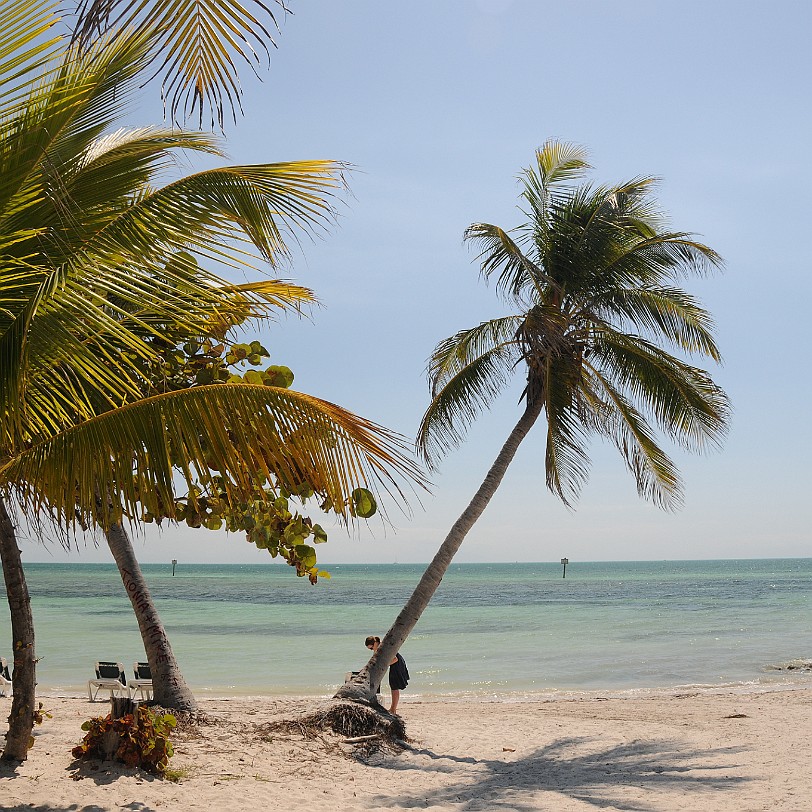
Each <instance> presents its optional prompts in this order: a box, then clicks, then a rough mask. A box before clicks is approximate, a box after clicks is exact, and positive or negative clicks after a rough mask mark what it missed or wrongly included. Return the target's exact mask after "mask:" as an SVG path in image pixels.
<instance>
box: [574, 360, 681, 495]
mask: <svg viewBox="0 0 812 812" xmlns="http://www.w3.org/2000/svg"><path fill="white" fill-rule="evenodd" d="M587 368H588V377H589V379H590V381H591V385H590V386H589V387H585V390H586V391H589V392H592V393H601V394H602V395H603V397H600V395H598V396H597V397H594V396H593V398H591V403H590V405H591V406H592V407H593V409H592V414H593V415H594V416H595V418H596V419H595V424H596V430H597V431H598V432H599V433H600V434H601V435H602V436H604V437H606V438H608V439H609V440H610V441H611V442H613V443H614V444H615V446H616V447H617V449H618V451H619V452H620V454H621V456H622V457H623V460H624V461H625V463H626V467H627V468H628V469H629V472H630V473H631V474H632V475H633V476H634V479H635V482H636V484H637V493H638V494H639V495H640V497H641V498H643V499H647V500H648V501H650V502H653V503H654V504H655V505H657V506H658V507H661V508H664V509H666V510H675V509H676V508H678V507H680V506H681V505H682V497H683V485H682V480H681V478H680V476H679V471H678V470H677V467H676V465H675V464H674V461H673V460H672V459H671V458H670V457H669V456H668V454H666V453H665V451H664V450H663V449H662V448H661V447H660V446H659V445H658V443H657V441H656V439H655V436H654V432H653V430H652V428H651V426H650V425H649V423H648V421H647V420H646V419H645V417H644V416H643V415H642V414H641V413H640V412H639V411H638V410H637V409H635V407H634V406H633V405H632V404H631V403H630V402H629V401H628V399H627V398H626V397H624V395H623V393H622V392H620V391H619V390H618V389H617V388H616V387H615V386H614V385H613V383H612V381H611V380H610V379H609V378H608V377H606V376H605V375H603V374H602V373H601V371H600V370H597V369H595V368H594V367H593V366H591V365H587ZM599 398H600V399H599Z"/></svg>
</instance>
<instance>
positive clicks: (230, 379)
mask: <svg viewBox="0 0 812 812" xmlns="http://www.w3.org/2000/svg"><path fill="white" fill-rule="evenodd" d="M163 340H164V341H165V342H166V341H167V338H166V337H164V339H163ZM269 357H270V353H269V352H268V350H267V349H266V348H265V347H264V346H262V344H261V343H260V342H259V341H252V342H250V343H248V344H246V343H243V344H231V345H230V346H228V347H227V346H226V341H225V337H224V336H223V340H220V341H216V340H213V339H212V338H201V339H200V340H187V341H184V342H183V344H182V345H177V346H168V345H167V346H164V347H163V348H162V349H161V359H162V360H161V361H160V362H159V363H158V365H157V367H155V368H153V369H152V370H151V378H152V380H153V382H154V384H155V386H156V388H157V389H161V390H162V391H167V390H177V389H181V388H190V387H193V386H204V385H211V384H216V383H224V384H225V383H229V384H239V383H248V384H252V385H256V386H260V385H261V386H275V387H280V388H285V389H287V388H289V387H290V386H291V384H292V383H293V380H294V375H293V372H292V371H291V370H290V369H289V368H288V367H286V366H281V365H271V366H268V367H267V368H266V369H264V370H261V371H260V370H256V369H249V370H247V371H245V372H241V366H242V365H244V364H249V365H252V366H259V365H261V364H262V363H263V359H265V358H269ZM201 441H202V438H201ZM210 468H211V470H212V471H216V470H217V469H216V467H215V466H214V464H213V463H212V464H211V465H210ZM302 478H303V479H306V478H307V477H306V476H305V475H304V474H303V475H302ZM210 481H211V483H212V484H211V486H209V487H204V486H203V485H201V486H200V487H198V488H195V489H193V490H191V491H190V492H189V493H188V494H187V496H185V497H183V498H181V499H178V500H176V501H175V503H174V506H173V509H171V510H169V511H167V512H166V514H165V516H155V515H153V514H149V513H146V514H144V515H143V516H142V519H143V520H144V521H145V522H152V521H157V522H159V523H160V521H161V519H163V518H171V519H174V520H175V521H179V522H183V521H185V522H186V524H187V525H188V526H189V527H195V528H198V527H205V528H206V529H208V530H220V529H223V528H225V529H226V530H227V531H228V532H230V533H237V532H244V533H245V536H246V540H247V541H248V542H250V543H252V544H255V545H256V546H257V547H258V548H259V549H262V550H267V551H268V552H269V553H270V555H271V556H272V557H273V558H276V557H277V556H279V557H281V558H282V559H284V560H285V561H286V562H287V563H288V564H289V565H290V566H291V567H293V568H294V569H295V570H296V574H297V575H298V576H299V577H307V578H308V579H309V581H310V583H311V584H315V583H317V582H318V579H319V578H329V577H330V573H329V572H326V571H325V570H320V569H319V568H318V567H317V555H316V549H315V547H314V546H312V545H314V544H323V543H324V542H326V541H327V533H326V531H325V530H324V528H323V527H322V526H321V525H320V524H317V523H315V522H313V520H312V519H310V518H309V517H307V516H302V515H301V514H300V513H298V512H297V511H296V510H295V509H294V508H293V507H292V506H291V504H290V500H291V498H296V499H297V500H299V501H300V502H301V503H302V504H304V503H305V502H306V501H307V500H308V499H310V498H312V497H314V496H316V491H317V488H316V487H315V486H314V483H311V482H307V481H302V482H299V483H297V484H291V483H288V484H286V485H283V484H281V483H279V482H269V481H268V480H267V479H266V478H265V477H264V476H263V475H262V474H258V475H257V489H256V491H255V492H254V494H253V496H254V498H253V499H252V500H251V501H248V502H246V501H240V502H233V501H231V500H230V498H229V495H228V493H227V490H226V488H225V482H224V481H223V479H222V478H221V477H220V476H219V475H216V474H215V475H213V476H212V477H211V478H210ZM319 507H320V508H321V509H322V510H324V511H334V512H340V511H341V510H343V509H344V508H346V509H347V510H348V511H349V513H350V514H351V515H352V516H357V517H359V518H364V519H366V518H370V517H371V516H373V515H374V514H375V513H376V511H377V505H376V503H375V498H374V497H373V495H372V493H371V492H370V491H369V490H367V489H366V488H356V489H355V490H354V491H353V492H352V494H351V495H350V499H349V500H348V502H347V503H346V504H344V505H335V504H333V503H332V502H331V501H330V500H328V499H326V498H322V501H321V503H320V505H319Z"/></svg>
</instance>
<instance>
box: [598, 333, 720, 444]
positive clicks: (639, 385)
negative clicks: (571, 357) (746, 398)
mask: <svg viewBox="0 0 812 812" xmlns="http://www.w3.org/2000/svg"><path fill="white" fill-rule="evenodd" d="M590 363H591V365H592V366H593V367H595V368H600V369H601V370H603V372H604V375H605V377H607V378H608V379H611V380H612V381H614V382H615V383H616V385H617V386H620V387H622V388H623V389H624V390H625V391H626V392H628V393H629V394H630V395H631V396H632V397H633V398H634V399H635V400H637V401H638V402H640V403H642V404H645V407H646V408H647V409H648V410H649V411H650V412H651V414H652V415H654V417H655V418H656V420H657V422H658V424H659V426H660V428H661V429H662V430H663V431H664V432H665V433H666V434H668V436H670V437H671V438H672V439H673V440H674V441H675V442H676V443H678V444H680V445H682V446H683V447H684V448H686V449H688V450H690V451H703V450H705V449H707V448H708V447H709V446H710V447H718V446H719V444H720V443H721V441H722V440H723V439H724V437H725V435H726V433H727V428H728V424H729V421H730V403H729V401H728V398H727V396H726V395H725V393H724V392H723V391H722V389H721V388H720V387H719V386H717V385H716V384H715V383H714V382H713V380H712V379H711V377H710V375H708V373H707V372H705V371H704V370H701V369H698V368H697V367H693V366H691V365H690V364H686V363H685V362H683V361H681V360H680V359H678V358H676V357H674V356H672V355H670V354H669V353H667V352H666V351H664V350H663V349H661V348H660V347H658V346H656V345H654V344H652V343H650V342H648V341H646V340H645V339H643V338H641V337H639V336H633V335H629V334H626V333H621V332H617V331H613V330H608V329H603V330H600V331H598V330H596V332H595V344H594V350H593V354H592V355H591V356H590Z"/></svg>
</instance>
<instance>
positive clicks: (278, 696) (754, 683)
mask: <svg viewBox="0 0 812 812" xmlns="http://www.w3.org/2000/svg"><path fill="white" fill-rule="evenodd" d="M414 682H417V680H414ZM338 688H339V685H338V684H336V685H335V686H334V687H332V688H331V689H330V690H329V691H324V692H319V693H295V692H278V693H277V692H275V691H256V690H250V689H248V690H246V691H240V690H237V689H234V688H195V687H193V686H192V693H193V694H194V695H195V697H196V698H197V699H198V700H201V701H204V700H251V699H256V700H283V701H284V700H289V701H297V700H311V701H316V702H318V701H326V700H328V699H330V698H331V697H332V696H333V692H334V691H336V690H338ZM803 690H812V672H811V671H809V670H806V669H805V670H803V671H800V670H799V671H797V672H794V676H792V677H787V678H784V679H781V678H776V679H771V680H763V681H762V680H750V681H747V682H730V683H719V684H709V683H689V684H681V685H671V686H638V687H628V688H609V687H604V688H587V689H574V688H549V689H546V690H537V691H528V690H513V691H511V690H505V689H501V688H495V689H494V690H486V689H479V690H471V689H463V690H459V691H446V692H433V691H417V690H413V689H412V688H411V687H410V688H408V689H407V690H406V691H404V692H403V694H402V695H401V701H406V702H408V701H419V702H427V703H429V702H503V703H512V702H555V701H559V700H571V699H619V700H620V699H647V698H668V697H680V696H684V695H686V694H691V695H703V696H713V695H717V694H760V693H774V692H789V691H803ZM387 691H388V689H385V691H384V693H386V692H387ZM37 696H38V697H43V698H45V697H47V698H57V699H83V698H85V699H86V698H87V690H86V689H85V688H84V687H79V686H71V687H69V688H61V687H59V686H55V687H48V686H42V687H41V686H40V685H38V686H37ZM2 701H3V698H2V697H0V702H2Z"/></svg>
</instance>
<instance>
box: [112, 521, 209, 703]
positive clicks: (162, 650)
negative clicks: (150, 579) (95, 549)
mask: <svg viewBox="0 0 812 812" xmlns="http://www.w3.org/2000/svg"><path fill="white" fill-rule="evenodd" d="M105 535H106V536H107V543H108V545H109V546H110V552H111V553H112V554H113V558H114V559H115V560H116V565H117V566H118V571H119V573H120V575H121V580H122V581H123V582H124V589H125V590H126V592H127V596H128V597H129V599H130V603H131V604H132V607H133V611H134V612H135V616H136V619H137V620H138V628H139V629H140V630H141V639H142V640H143V641H144V651H145V652H146V654H147V660H148V661H149V668H150V671H151V672H152V696H153V699H154V700H155V702H156V703H157V704H158V705H161V707H164V708H174V709H176V710H184V711H197V701H196V700H195V698H194V695H193V694H192V692H191V691H190V690H189V686H188V685H187V684H186V680H184V679H183V674H181V672H180V668H179V667H178V663H177V660H176V659H175V655H174V654H173V653H172V646H170V645H169V638H168V637H167V636H166V630H165V629H164V626H163V623H161V618H160V616H159V615H158V610H157V609H156V608H155V604H154V603H153V602H152V596H151V595H150V594H149V588H148V587H147V582H146V580H145V579H144V576H143V574H142V573H141V567H140V566H139V565H138V561H137V559H136V557H135V552H134V551H133V547H132V544H131V543H130V537H129V536H128V535H127V532H126V531H125V530H124V528H123V527H122V526H121V525H120V524H114V525H112V526H111V527H110V529H109V530H108V531H107V533H106V534H105Z"/></svg>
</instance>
